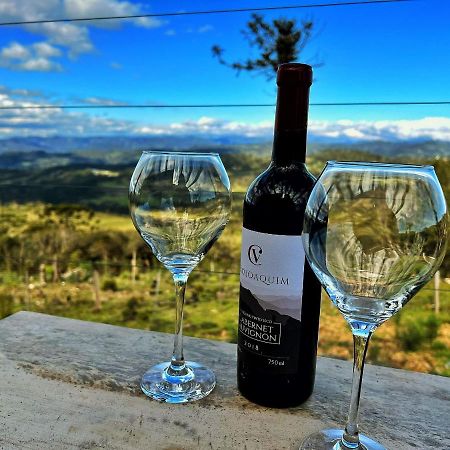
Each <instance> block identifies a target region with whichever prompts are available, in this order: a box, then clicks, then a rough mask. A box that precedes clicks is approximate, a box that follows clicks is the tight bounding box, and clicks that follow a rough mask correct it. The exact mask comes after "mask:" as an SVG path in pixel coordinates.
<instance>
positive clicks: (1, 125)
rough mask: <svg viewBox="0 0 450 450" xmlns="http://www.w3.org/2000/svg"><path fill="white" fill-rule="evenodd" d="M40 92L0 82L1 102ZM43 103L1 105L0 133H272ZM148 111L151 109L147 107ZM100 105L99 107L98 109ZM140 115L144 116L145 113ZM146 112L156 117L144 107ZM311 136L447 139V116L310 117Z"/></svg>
mask: <svg viewBox="0 0 450 450" xmlns="http://www.w3.org/2000/svg"><path fill="white" fill-rule="evenodd" d="M43 97H44V94H43V93H41V92H37V91H30V90H26V89H10V88H8V87H5V86H1V85H0V106H10V107H12V106H19V105H24V106H36V105H39V104H40V103H41V104H42V102H43V100H42V99H43ZM78 101H81V102H84V103H85V104H91V105H121V104H123V102H121V101H118V100H116V99H109V98H101V97H88V98H84V99H81V100H80V99H79V100H78ZM45 103H46V104H53V105H55V109H17V110H16V109H13V110H1V109H0V138H1V137H9V136H51V135H58V134H60V135H79V136H82V135H108V134H109V135H115V134H128V135H139V136H146V135H148V136H151V135H166V134H167V135H169V134H170V135H177V136H183V135H200V136H224V135H226V136H246V137H254V138H261V139H264V140H270V139H271V137H272V133H273V122H272V120H264V121H259V122H246V121H240V120H224V119H220V118H216V117H210V116H203V117H200V118H198V119H196V120H185V121H178V122H172V123H168V124H161V123H159V122H158V120H157V119H156V121H155V120H144V119H141V120H140V121H139V122H137V121H132V120H119V119H113V118H108V117H105V116H100V113H99V115H91V114H86V113H84V112H77V111H72V110H64V109H61V108H58V104H57V103H55V102H54V101H52V99H51V98H49V97H47V98H46V99H45ZM150 111H152V110H150ZM103 113H104V111H102V112H101V114H103ZM144 117H145V116H144ZM148 117H158V115H157V114H154V113H149V114H148ZM309 133H310V138H311V139H314V138H317V139H320V138H322V139H328V140H330V141H335V142H342V141H354V142H357V141H361V140H367V141H369V140H385V141H395V140H411V139H434V140H445V141H450V117H424V118H421V119H415V120H392V121H387V120H380V121H354V120H339V121H314V120H311V121H310V123H309Z"/></svg>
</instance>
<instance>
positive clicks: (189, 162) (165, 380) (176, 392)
mask: <svg viewBox="0 0 450 450" xmlns="http://www.w3.org/2000/svg"><path fill="white" fill-rule="evenodd" d="M129 204H130V213H131V217H132V220H133V223H134V225H135V227H136V229H137V230H138V232H139V234H140V235H141V237H142V239H143V240H144V241H145V242H146V243H147V244H148V245H149V247H150V248H151V249H152V252H153V254H154V255H155V256H156V258H157V259H158V260H159V261H160V262H161V263H162V264H163V265H164V266H165V267H166V269H168V270H169V271H170V272H171V273H172V276H173V280H174V283H175V289H176V327H175V342H174V351H173V355H172V359H171V361H170V362H166V363H161V364H158V365H156V366H154V367H151V368H150V369H149V370H148V371H147V372H146V373H145V374H144V376H143V378H142V381H141V388H142V391H143V392H144V393H145V394H146V395H148V396H149V397H152V398H154V399H157V400H160V401H166V402H169V403H184V402H188V401H193V400H198V399H200V398H202V397H205V396H206V395H208V394H209V393H210V392H211V391H212V389H213V388H214V386H215V376H214V373H213V372H212V371H211V370H210V369H208V368H207V367H204V366H202V365H201V364H198V363H195V362H190V361H185V360H184V356H183V335H182V320H183V305H184V292H185V289H186V283H187V279H188V277H189V274H190V273H191V271H192V270H193V269H194V268H195V266H197V264H198V263H199V262H200V261H201V260H202V259H203V257H204V256H205V255H206V253H207V252H208V250H209V249H210V248H211V247H212V245H213V244H214V242H215V241H216V240H217V239H218V238H219V236H220V234H221V232H222V231H223V229H224V228H225V225H226V224H227V222H228V219H229V215H230V211H231V190H230V182H229V179H228V175H227V173H226V171H225V168H224V166H223V164H222V161H221V159H220V157H219V155H218V154H215V153H193V152H156V151H155V152H143V154H142V156H141V158H140V160H139V162H138V164H137V166H136V168H135V170H134V173H133V175H132V177H131V182H130V190H129Z"/></svg>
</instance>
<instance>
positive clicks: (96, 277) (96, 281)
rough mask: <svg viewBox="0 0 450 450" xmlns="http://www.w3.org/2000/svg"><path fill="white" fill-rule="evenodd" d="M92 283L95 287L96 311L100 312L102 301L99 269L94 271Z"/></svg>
mask: <svg viewBox="0 0 450 450" xmlns="http://www.w3.org/2000/svg"><path fill="white" fill-rule="evenodd" d="M92 281H93V287H94V301H95V310H96V311H100V310H101V309H102V300H101V298H100V274H99V273H98V270H97V269H94V273H93V276H92Z"/></svg>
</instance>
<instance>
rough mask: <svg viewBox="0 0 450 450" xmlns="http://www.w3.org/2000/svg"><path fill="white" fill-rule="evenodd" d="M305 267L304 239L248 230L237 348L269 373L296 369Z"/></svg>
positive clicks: (244, 234)
mask: <svg viewBox="0 0 450 450" xmlns="http://www.w3.org/2000/svg"><path fill="white" fill-rule="evenodd" d="M304 266H305V252H304V249H303V245H302V241H301V237H300V236H285V235H275V234H267V233H259V232H257V231H252V230H248V229H246V228H243V230H242V251H241V272H240V282H241V288H240V302H239V330H238V346H239V349H240V350H241V351H244V352H245V353H246V357H247V358H250V359H255V361H254V363H255V364H258V365H259V366H261V367H262V368H264V370H267V371H270V372H274V373H275V372H276V373H292V372H295V371H296V370H297V362H298V352H299V345H300V331H301V330H300V328H301V323H300V322H301V310H302V294H303V273H304Z"/></svg>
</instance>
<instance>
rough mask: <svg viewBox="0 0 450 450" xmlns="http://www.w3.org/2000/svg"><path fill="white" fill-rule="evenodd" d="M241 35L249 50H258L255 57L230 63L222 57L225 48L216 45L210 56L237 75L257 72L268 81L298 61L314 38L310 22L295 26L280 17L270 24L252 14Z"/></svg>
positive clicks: (293, 20)
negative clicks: (280, 68)
mask: <svg viewBox="0 0 450 450" xmlns="http://www.w3.org/2000/svg"><path fill="white" fill-rule="evenodd" d="M242 34H243V35H244V36H245V38H246V39H247V41H248V42H249V44H250V46H251V47H256V48H257V49H258V52H259V56H258V57H257V58H255V59H247V60H246V61H244V62H233V63H230V62H228V61H226V60H225V59H224V58H223V54H224V49H223V48H222V47H220V46H219V45H214V46H213V47H212V48H211V50H212V53H213V56H214V57H216V58H217V59H218V61H219V62H220V63H221V64H224V65H225V66H228V67H231V68H232V69H234V70H236V71H237V72H238V73H240V72H241V71H242V70H246V71H249V72H250V71H257V72H260V73H263V74H264V75H265V76H266V77H267V79H268V80H270V79H272V78H274V77H275V74H276V72H277V68H278V65H279V64H283V63H288V62H292V61H296V60H298V58H299V57H300V54H301V53H302V51H303V50H304V48H305V47H306V45H307V44H308V42H309V41H310V40H311V38H312V36H313V22H312V21H310V20H305V21H302V23H301V24H300V25H297V21H296V20H295V19H292V20H288V19H284V18H280V19H275V20H273V21H272V24H270V23H268V22H265V21H264V17H263V16H261V15H259V14H252V19H251V20H250V21H249V22H248V23H247V28H246V29H245V30H242ZM316 66H317V64H316Z"/></svg>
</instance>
